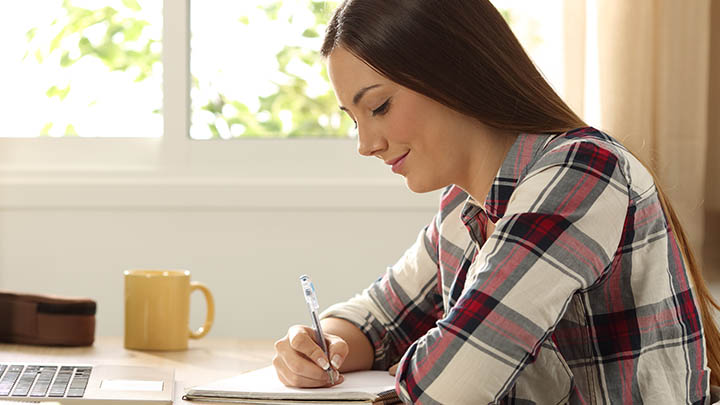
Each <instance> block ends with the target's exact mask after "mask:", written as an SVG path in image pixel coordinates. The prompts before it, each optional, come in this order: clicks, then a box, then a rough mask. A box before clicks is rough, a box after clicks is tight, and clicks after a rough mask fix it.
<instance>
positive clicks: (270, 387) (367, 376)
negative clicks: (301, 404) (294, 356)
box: [188, 366, 395, 400]
mask: <svg viewBox="0 0 720 405" xmlns="http://www.w3.org/2000/svg"><path fill="white" fill-rule="evenodd" d="M343 377H344V378H345V381H343V382H342V383H341V384H338V385H335V386H333V387H330V388H291V387H287V386H285V385H284V384H283V383H281V382H280V380H279V379H278V377H277V373H276V372H275V369H274V368H273V367H272V366H270V367H265V368H261V369H259V370H255V371H251V372H249V373H245V374H240V375H238V376H235V377H232V378H228V379H226V380H220V381H217V382H214V383H210V384H207V385H202V386H198V387H195V388H193V389H191V390H190V391H189V392H188V395H198V396H208V397H210V396H212V397H225V398H247V399H304V398H313V399H343V400H372V399H374V398H375V397H377V394H379V393H381V392H385V391H390V390H393V389H394V388H395V377H393V376H391V375H390V374H389V373H388V372H387V371H375V370H373V371H356V372H352V373H345V374H343Z"/></svg>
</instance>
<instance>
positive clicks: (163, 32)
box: [0, 0, 563, 199]
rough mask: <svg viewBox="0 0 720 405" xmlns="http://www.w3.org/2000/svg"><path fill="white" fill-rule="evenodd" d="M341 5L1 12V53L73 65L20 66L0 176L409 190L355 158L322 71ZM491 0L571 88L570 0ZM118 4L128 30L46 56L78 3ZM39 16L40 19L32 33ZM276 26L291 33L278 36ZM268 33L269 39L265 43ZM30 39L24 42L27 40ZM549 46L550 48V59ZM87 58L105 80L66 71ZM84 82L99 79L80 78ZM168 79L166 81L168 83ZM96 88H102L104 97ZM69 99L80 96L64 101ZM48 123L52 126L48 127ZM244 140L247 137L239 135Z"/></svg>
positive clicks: (85, 31) (72, 0)
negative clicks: (332, 20) (7, 47)
mask: <svg viewBox="0 0 720 405" xmlns="http://www.w3.org/2000/svg"><path fill="white" fill-rule="evenodd" d="M40 3H42V4H40ZM337 3H338V2H335V1H329V2H323V1H317V0H294V1H279V0H255V1H249V0H243V1H219V0H214V1H211V0H207V1H194V2H192V4H191V3H190V0H180V1H178V0H164V1H162V2H161V1H160V0H116V1H111V0H106V1H104V2H99V1H97V0H63V1H60V0H57V1H51V0H43V1H42V2H39V0H33V1H24V2H20V3H18V4H17V5H16V6H13V8H10V9H8V10H6V12H4V13H3V15H2V17H0V18H3V19H4V20H3V24H0V29H2V30H3V34H5V37H4V38H12V39H11V40H8V41H7V43H12V44H14V45H12V46H13V48H12V49H13V50H12V52H7V53H6V54H7V55H2V56H0V57H3V58H9V57H10V56H9V55H14V57H15V58H17V57H18V56H24V54H25V51H26V50H27V49H33V52H35V50H38V49H40V50H42V49H45V52H46V53H47V54H53V56H51V57H48V58H47V59H44V60H45V62H47V61H49V60H53V61H54V63H55V64H56V66H57V65H62V60H63V55H65V52H67V57H66V59H67V58H69V59H67V60H68V61H75V62H74V63H70V64H69V65H67V66H66V67H60V68H58V69H60V70H59V71H60V72H68V74H67V75H66V76H63V74H60V73H52V74H45V73H43V72H40V71H37V72H35V71H34V70H32V69H40V68H41V67H44V65H45V64H46V63H43V64H42V66H41V65H38V66H35V67H32V68H30V67H25V68H22V69H24V70H22V71H20V72H18V70H17V69H20V68H17V67H16V68H14V69H16V70H15V71H14V76H15V78H16V79H17V80H16V82H15V83H28V85H27V86H26V87H25V86H24V87H22V89H23V91H20V92H19V95H18V91H17V90H15V91H14V94H15V95H16V96H13V97H5V98H4V99H3V104H2V107H0V108H2V111H3V116H4V117H11V119H5V120H3V123H2V124H0V125H2V126H3V136H5V137H4V138H3V137H0V150H2V151H3V155H2V158H0V177H8V176H24V177H23V178H25V177H27V176H30V177H42V178H47V179H48V180H47V181H48V182H56V181H57V179H58V178H71V177H72V176H75V178H76V177H77V176H79V175H82V176H84V178H90V179H95V180H92V181H95V182H96V183H99V184H106V183H108V182H113V181H120V180H118V179H121V178H122V179H123V180H122V181H124V182H126V183H132V182H136V181H143V182H149V181H154V180H152V179H156V178H162V179H166V178H168V177H175V178H182V179H192V180H188V181H193V182H196V181H200V180H197V179H203V180H202V181H206V180H207V179H208V178H212V179H213V181H228V182H234V183H233V184H240V183H242V184H245V183H248V184H249V183H252V184H255V183H258V184H271V183H272V182H275V183H272V184H280V185H283V184H285V185H286V184H291V183H292V184H309V183H312V184H326V185H332V184H343V185H347V184H351V183H353V182H356V183H358V184H365V185H368V184H374V185H377V184H384V186H382V187H386V186H387V187H392V188H395V187H397V188H404V186H403V184H402V181H401V180H399V179H397V178H396V177H394V176H392V174H391V173H388V171H387V170H386V168H384V167H382V165H378V164H376V163H377V162H375V161H373V160H372V159H367V158H363V157H360V156H358V155H357V153H356V151H355V147H356V142H355V140H354V139H352V138H351V137H349V136H348V134H349V133H350V132H352V130H351V128H350V127H351V126H352V123H351V122H350V120H349V119H348V118H347V117H344V116H343V115H342V114H341V113H340V111H339V110H338V108H337V105H336V101H335V97H334V95H333V94H332V93H331V92H330V87H329V85H328V83H327V81H326V78H325V76H324V75H325V71H324V69H325V65H324V63H322V62H321V61H320V60H319V57H318V48H319V47H320V42H321V40H322V35H323V31H324V24H325V21H327V18H328V17H329V15H330V14H331V12H332V11H333V10H334V8H335V5H336V4H337ZM494 3H495V4H496V5H497V6H498V7H500V8H501V9H502V11H503V13H504V14H505V16H506V17H507V18H508V19H509V20H510V23H511V25H512V26H513V29H514V30H515V31H516V33H518V36H519V37H520V39H521V42H523V43H524V45H525V46H526V47H527V48H528V50H529V53H530V54H531V56H532V57H533V59H534V60H535V61H536V62H537V63H538V65H539V66H540V68H541V70H542V71H543V72H544V73H545V74H546V75H547V76H548V78H549V79H550V81H551V82H552V83H553V85H554V86H555V87H556V89H558V91H559V92H560V93H561V94H562V82H563V81H562V80H561V78H562V72H561V71H558V70H557V69H555V66H560V69H562V63H555V62H556V61H555V57H556V56H557V54H559V53H560V51H558V50H557V49H558V47H560V48H562V40H561V38H559V35H557V34H556V32H557V30H560V29H561V28H562V22H561V21H562V5H561V3H562V0H549V1H547V2H542V3H543V7H540V6H536V5H534V4H535V3H537V2H527V1H518V0H515V1H513V0H494ZM108 7H110V8H112V9H114V10H116V13H115V14H113V17H112V18H115V17H117V18H121V20H122V21H125V22H128V21H129V22H130V23H129V25H128V26H126V25H122V24H120V25H121V29H122V30H125V31H124V32H123V33H122V35H121V34H119V33H118V32H112V30H113V29H115V28H117V27H116V25H113V23H108V21H107V20H108V18H109V17H106V18H105V21H104V22H102V23H97V24H88V23H87V22H86V26H85V27H84V28H82V29H80V28H78V27H75V28H74V30H75V31H72V33H66V34H67V35H65V36H64V39H63V40H62V41H61V44H62V46H59V47H57V48H55V49H53V52H49V48H48V47H47V46H48V45H47V39H48V38H50V37H51V36H52V34H53V33H55V34H56V35H57V32H58V29H59V27H61V26H63V25H62V24H67V15H68V10H71V9H72V10H94V12H97V10H100V13H102V12H103V11H104V12H108V11H109V8H108ZM191 7H192V13H191ZM11 10H12V11H11ZM94 12H93V13H94ZM91 15H93V16H95V17H97V15H95V14H92V13H91ZM101 15H102V14H101ZM107 15H109V14H106V16H107ZM160 15H161V16H162V17H160ZM25 16H32V18H31V19H29V17H28V18H26V17H25ZM63 18H64V20H63ZM112 18H110V21H111V22H112V21H113V20H112ZM6 20H13V21H12V22H13V23H12V24H11V23H10V21H6ZM53 20H57V23H56V24H53ZM101 20H102V18H101ZM23 21H24V22H23ZM16 22H17V23H16ZM18 24H20V25H18ZM22 24H25V25H22ZM40 24H42V25H40ZM35 25H38V27H40V28H42V29H37V30H36V31H34V33H31V34H29V36H27V35H26V33H27V32H28V31H29V30H31V29H32V27H33V26H35ZM18 26H19V27H20V28H18ZM13 27H14V28H13ZM28 27H29V28H28ZM139 27H142V29H140V28H139ZM279 27H284V28H282V29H284V30H286V31H287V32H285V31H282V35H280V34H278V32H281V31H280V30H281V28H279ZM191 29H192V36H191ZM191 37H192V40H191ZM28 38H29V39H30V42H28ZM83 38H86V40H83ZM159 38H160V39H161V40H162V44H160V42H159V40H158V39H159ZM43 41H45V45H42V44H43ZM108 41H109V42H108ZM102 43H105V44H106V45H107V46H108V47H110V48H111V49H116V48H117V47H123V48H124V49H125V50H126V51H131V50H135V51H137V50H143V52H144V53H143V55H144V56H142V57H139V56H138V58H137V59H136V60H135V61H134V62H133V63H131V64H130V65H128V66H124V65H122V64H121V63H120V64H116V65H113V64H110V65H108V64H107V63H106V62H105V61H104V60H103V58H102V57H98V55H100V52H99V50H98V46H97V45H98V44H102ZM258 43H262V44H263V46H262V47H259V46H256V44H258ZM17 44H20V45H17ZM266 44H269V45H267V46H266ZM43 46H44V48H43ZM23 47H25V48H26V49H19V48H23ZM91 49H95V50H94V51H92V52H90V50H91ZM191 51H192V55H191ZM83 52H85V53H83ZM93 52H95V53H93ZM158 54H160V60H158V59H157V55H158ZM542 55H551V56H550V57H549V58H545V59H543V56H542ZM29 57H30V58H29V60H26V61H25V62H27V63H35V62H34V61H33V60H34V59H33V58H34V57H35V56H34V55H33V54H32V53H31V54H29ZM53 58H54V59H53ZM116 62H117V61H116ZM84 65H87V67H83V66H84ZM140 66H142V67H140ZM80 68H83V69H85V68H87V69H90V68H92V69H96V70H95V71H97V72H99V73H98V76H97V77H96V78H95V77H89V76H90V74H89V73H86V71H84V70H78V71H77V73H72V74H70V72H74V71H73V69H80ZM28 72H30V74H28ZM258 75H259V76H258ZM86 76H88V77H86ZM58 78H59V80H56V79H58ZM68 78H70V79H69V80H70V81H68ZM138 79H140V80H138ZM83 80H89V82H88V83H91V84H89V85H88V84H79V83H81V82H82V81H83ZM23 81H24V82H23ZM76 81H77V83H78V84H76ZM68 83H70V84H71V85H70V87H69V90H68V87H67V84H68ZM32 86H35V87H34V88H35V89H36V90H34V91H33V92H32V94H33V95H31V94H30V93H31V92H30V91H29V90H27V89H30V88H33V87H32ZM53 86H54V87H53ZM76 86H77V87H76ZM158 86H162V88H161V90H160V91H159V90H158ZM37 89H39V90H37ZM83 89H87V90H88V91H87V92H83V91H81V90H83ZM90 90H97V91H96V93H97V94H96V96H97V100H96V99H95V98H93V97H95V96H93V95H92V93H91V92H90ZM123 92H124V93H123ZM23 93H27V94H23ZM38 94H40V95H39V96H38ZM48 95H49V96H48ZM23 97H27V98H23ZM30 97H40V98H43V97H44V98H46V99H47V100H45V101H43V103H46V104H47V106H48V107H41V104H43V103H41V102H39V101H37V100H36V101H32V100H31V99H30ZM63 97H64V98H63ZM118 100H120V102H118ZM71 101H72V102H77V103H78V104H74V105H73V107H72V108H71V107H63V106H62V105H63V103H70V102H71ZM26 104H27V105H26ZM68 105H71V104H68ZM29 106H32V107H29ZM63 111H67V114H64V113H63ZM48 122H52V126H51V127H48V128H46V127H47V123H48ZM43 128H45V132H43ZM159 131H162V136H158V134H159V133H160V132H159ZM38 134H46V135H48V136H39V137H38V136H37V135H38ZM68 135H70V136H68ZM75 135H77V136H75ZM8 136H12V137H14V138H8ZM54 136H58V137H57V138H55V137H54ZM28 137H35V138H31V139H28ZM16 138H23V139H16ZM268 138H269V139H268ZM234 139H242V140H243V141H242V142H231V141H229V140H234ZM68 176H70V177H68ZM222 179H224V180H222ZM68 181H70V180H68ZM158 181H160V180H158ZM162 181H165V180H162ZM348 198H349V197H348ZM430 199H432V197H431V198H430Z"/></svg>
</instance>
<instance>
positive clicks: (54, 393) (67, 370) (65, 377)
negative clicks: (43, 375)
mask: <svg viewBox="0 0 720 405" xmlns="http://www.w3.org/2000/svg"><path fill="white" fill-rule="evenodd" d="M73 368H74V367H68V366H63V367H60V371H59V372H58V375H57V377H55V381H54V382H53V384H52V387H50V393H49V394H48V396H49V397H62V396H64V395H65V390H66V389H67V386H68V384H69V383H70V378H71V377H72V374H73Z"/></svg>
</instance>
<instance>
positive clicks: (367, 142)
mask: <svg viewBox="0 0 720 405" xmlns="http://www.w3.org/2000/svg"><path fill="white" fill-rule="evenodd" d="M385 149H387V141H386V140H385V138H384V137H383V136H380V135H377V134H373V133H371V132H369V131H366V130H361V129H360V128H358V145H357V150H358V153H359V154H361V155H363V156H374V155H376V154H377V153H379V152H382V151H383V150H385Z"/></svg>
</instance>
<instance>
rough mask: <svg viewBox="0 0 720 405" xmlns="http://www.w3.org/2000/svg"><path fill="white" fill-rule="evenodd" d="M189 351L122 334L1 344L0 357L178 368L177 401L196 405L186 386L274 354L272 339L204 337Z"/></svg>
mask: <svg viewBox="0 0 720 405" xmlns="http://www.w3.org/2000/svg"><path fill="white" fill-rule="evenodd" d="M189 346H190V347H189V348H188V350H185V351H177V352H155V351H152V352H151V351H138V350H127V349H125V348H124V347H123V339H122V338H121V337H100V338H96V340H95V344H94V345H93V346H91V347H73V348H62V347H45V346H24V345H8V344H0V357H2V360H3V361H7V362H12V361H17V362H21V361H22V362H43V361H45V362H54V363H61V362H70V363H71V362H78V363H80V362H82V363H90V364H100V363H102V364H118V365H134V366H160V367H171V368H174V369H175V381H176V383H175V401H174V403H176V404H196V403H198V402H188V401H183V400H182V399H181V397H182V395H183V394H184V393H185V391H186V389H187V388H190V387H193V386H195V385H200V384H205V383H208V382H211V381H215V380H219V379H222V378H228V377H232V376H233V375H236V374H239V373H242V372H245V371H249V370H253V369H256V368H260V367H264V366H267V365H269V364H270V363H271V362H272V357H273V355H274V353H275V349H274V347H273V342H272V341H258V340H255V341H251V340H239V339H230V338H212V337H205V338H203V339H200V340H191V341H190V344H189Z"/></svg>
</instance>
